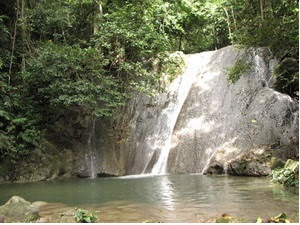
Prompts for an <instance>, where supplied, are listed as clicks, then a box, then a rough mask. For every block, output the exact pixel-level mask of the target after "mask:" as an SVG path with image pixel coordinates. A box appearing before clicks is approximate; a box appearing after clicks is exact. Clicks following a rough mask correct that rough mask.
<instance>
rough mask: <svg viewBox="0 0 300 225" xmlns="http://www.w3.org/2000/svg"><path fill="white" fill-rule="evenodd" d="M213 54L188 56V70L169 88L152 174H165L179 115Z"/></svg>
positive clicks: (156, 141) (159, 124)
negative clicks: (200, 73) (198, 76)
mask: <svg viewBox="0 0 300 225" xmlns="http://www.w3.org/2000/svg"><path fill="white" fill-rule="evenodd" d="M212 53H213V52H204V53H200V54H193V55H187V56H186V63H187V68H186V71H185V72H184V74H183V75H182V76H180V77H178V78H176V79H175V80H174V81H173V83H172V84H171V85H170V87H169V92H168V94H169V96H171V98H170V99H169V103H168V105H167V107H166V108H164V109H163V110H162V112H161V114H160V116H159V119H158V124H157V126H156V127H157V130H156V132H155V136H156V139H155V141H154V143H153V144H152V146H153V149H154V152H155V151H160V155H159V157H158V160H157V162H156V163H155V164H154V166H153V168H152V171H151V174H153V175H155V174H165V173H166V172H167V164H168V157H169V152H170V149H171V144H172V143H171V142H172V134H173V130H174V127H175V125H176V121H177V118H178V115H179V113H180V111H181V109H182V106H183V104H184V102H185V99H186V97H187V95H188V93H189V91H190V88H191V86H192V84H193V83H194V81H195V80H196V78H197V75H198V74H199V72H200V70H202V69H205V65H206V64H208V62H209V61H210V57H211V55H212Z"/></svg>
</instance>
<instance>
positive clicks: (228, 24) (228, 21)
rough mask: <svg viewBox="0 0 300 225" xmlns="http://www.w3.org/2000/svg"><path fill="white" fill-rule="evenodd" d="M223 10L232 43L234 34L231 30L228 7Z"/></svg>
mask: <svg viewBox="0 0 300 225" xmlns="http://www.w3.org/2000/svg"><path fill="white" fill-rule="evenodd" d="M223 10H224V12H225V14H226V20H227V27H228V33H229V38H230V42H231V39H232V32H231V28H230V17H229V14H228V11H227V9H226V7H223Z"/></svg>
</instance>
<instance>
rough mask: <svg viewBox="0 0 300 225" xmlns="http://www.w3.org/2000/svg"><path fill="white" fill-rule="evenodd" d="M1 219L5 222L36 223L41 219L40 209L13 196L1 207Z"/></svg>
mask: <svg viewBox="0 0 300 225" xmlns="http://www.w3.org/2000/svg"><path fill="white" fill-rule="evenodd" d="M0 218H3V219H4V221H5V222H9V223H11V222H12V223H16V222H26V223H29V222H34V221H36V220H37V219H38V218H39V207H38V206H37V205H34V204H31V203H30V202H28V201H26V200H25V199H23V198H21V197H19V196H13V197H11V199H9V200H8V202H7V203H6V204H5V205H3V206H0Z"/></svg>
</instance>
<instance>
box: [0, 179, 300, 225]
mask: <svg viewBox="0 0 300 225" xmlns="http://www.w3.org/2000/svg"><path fill="white" fill-rule="evenodd" d="M0 193H1V194H0V205H3V204H4V203H5V202H6V201H7V200H8V199H9V198H10V197H11V196H13V195H18V196H21V197H23V198H25V199H26V200H28V201H30V202H33V201H46V202H49V203H53V204H49V205H48V206H46V207H44V209H43V210H44V211H43V212H42V213H43V214H44V215H50V214H58V213H59V211H60V210H63V208H64V207H67V206H76V207H82V208H86V209H89V210H95V211H98V212H99V216H100V218H102V221H103V222H142V221H144V220H147V219H148V220H149V219H155V220H159V221H163V222H199V221H200V222H201V218H202V217H203V218H204V217H210V216H211V217H216V216H220V215H221V214H223V213H227V214H230V215H232V216H235V217H242V218H244V219H245V221H247V222H255V220H256V218H257V217H262V218H267V217H272V216H276V215H277V214H279V213H281V212H285V213H286V214H288V216H290V217H293V219H294V222H297V221H298V215H299V214H298V210H299V196H298V190H297V189H286V188H283V187H281V186H280V185H276V184H272V183H271V182H270V181H269V179H268V178H258V177H233V176H204V175H163V176H144V177H143V176H127V177H126V176H125V177H121V178H97V179H70V180H61V181H46V182H36V183H24V184H1V185H0ZM61 203H62V204H61ZM295 220H296V221H295Z"/></svg>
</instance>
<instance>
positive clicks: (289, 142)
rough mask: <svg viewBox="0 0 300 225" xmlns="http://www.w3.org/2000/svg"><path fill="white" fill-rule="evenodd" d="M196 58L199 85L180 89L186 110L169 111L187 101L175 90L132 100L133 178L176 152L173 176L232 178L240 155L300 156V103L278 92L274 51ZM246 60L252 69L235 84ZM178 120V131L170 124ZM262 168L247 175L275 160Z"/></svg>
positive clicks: (170, 167)
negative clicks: (232, 77) (233, 77)
mask: <svg viewBox="0 0 300 225" xmlns="http://www.w3.org/2000/svg"><path fill="white" fill-rule="evenodd" d="M245 54H246V55H245ZM196 55H198V56H196ZM196 55H193V57H194V59H193V60H191V61H188V60H187V70H188V69H190V68H191V67H192V68H193V70H192V71H191V74H190V76H191V77H190V79H191V81H192V84H191V85H190V86H184V85H178V86H177V90H181V88H183V87H185V88H187V92H188V93H187V94H186V96H184V103H183V104H182V106H179V108H180V111H179V113H177V112H176V113H173V114H172V113H171V114H170V115H168V114H166V113H164V112H166V111H167V110H169V109H170V107H169V106H170V104H171V105H172V104H173V105H174V104H175V105H176V103H177V102H178V99H179V98H180V97H178V93H180V92H179V91H176V89H172V88H171V91H170V89H169V92H167V93H165V94H161V95H160V96H157V97H155V98H147V97H141V96H138V97H136V98H135V99H134V100H133V102H132V103H131V105H130V112H129V115H130V116H131V117H130V116H129V120H130V123H129V124H130V129H129V136H128V138H127V141H126V143H125V144H123V148H124V151H126V153H125V155H126V159H125V160H127V161H126V164H125V169H126V173H128V174H139V173H151V171H153V168H154V167H155V166H157V162H158V161H159V158H160V157H161V154H162V152H163V151H168V156H167V157H165V159H167V162H168V163H167V166H166V172H169V173H205V172H206V171H208V170H209V171H210V172H212V171H213V170H214V168H215V172H216V173H224V172H226V171H227V168H228V165H230V163H234V161H235V160H238V159H239V158H238V157H242V155H243V154H245V153H247V152H249V151H255V150H260V151H261V154H260V155H261V156H262V155H265V154H266V153H265V152H267V151H268V153H269V154H270V156H275V157H279V158H284V159H286V158H295V157H297V155H298V103H297V102H295V101H293V100H292V99H291V98H290V97H289V96H287V95H284V94H281V93H278V92H276V91H275V90H273V89H272V86H273V84H274V77H273V73H272V71H273V68H274V66H275V65H276V60H274V59H273V56H272V53H271V52H270V51H269V50H268V49H266V48H259V49H250V50H248V51H247V52H245V50H239V49H237V48H235V47H233V46H229V47H226V48H223V49H220V50H217V51H214V52H205V53H200V54H196ZM189 57H190V56H189ZM245 57H246V58H248V59H249V60H250V61H251V69H250V70H249V71H247V72H246V73H245V74H242V76H241V77H240V79H239V80H238V81H237V82H236V83H234V84H231V83H230V82H229V81H228V75H227V73H226V72H227V68H228V67H229V66H232V65H234V63H235V62H236V60H237V59H241V58H245ZM197 60H198V61H197ZM189 63H193V65H190V64H189ZM195 71H196V74H195ZM185 75H187V74H186V73H185ZM177 79H182V78H177ZM177 81H178V80H177ZM175 82H176V80H175ZM181 92H182V91H181ZM184 93H185V92H184ZM174 99H175V100H174ZM181 101H182V100H181ZM171 110H173V109H171ZM177 110H178V109H176V110H173V111H172V112H175V111H177ZM171 120H172V121H173V122H174V121H175V124H174V127H173V125H172V126H169V125H168V123H170V121H171ZM166 134H167V135H166ZM165 136H168V137H167V138H165ZM169 137H170V139H168V138H169ZM164 140H169V141H170V145H169V148H166V146H165V145H164V144H162V143H160V141H161V142H163V141H164ZM256 157H258V158H259V155H257V156H256ZM251 160H253V161H254V160H255V158H253V159H251ZM258 160H259V159H258ZM232 165H233V164H232ZM255 165H257V166H255ZM255 165H252V164H251V166H252V167H253V168H252V167H251V168H252V169H249V170H248V171H247V172H245V173H244V174H240V175H265V174H266V173H268V172H266V171H270V169H269V167H268V165H267V160H265V161H263V162H261V163H258V164H255ZM256 167H259V168H256ZM231 168H232V167H231ZM261 168H264V169H263V170H264V171H263V172H261V174H260V172H259V171H260V170H261ZM251 171H255V173H257V174H251V173H252V172H251ZM215 172H214V173H215Z"/></svg>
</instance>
